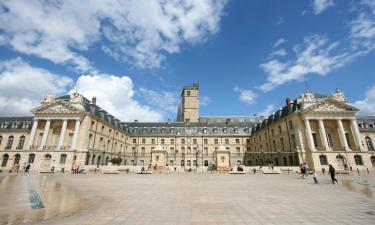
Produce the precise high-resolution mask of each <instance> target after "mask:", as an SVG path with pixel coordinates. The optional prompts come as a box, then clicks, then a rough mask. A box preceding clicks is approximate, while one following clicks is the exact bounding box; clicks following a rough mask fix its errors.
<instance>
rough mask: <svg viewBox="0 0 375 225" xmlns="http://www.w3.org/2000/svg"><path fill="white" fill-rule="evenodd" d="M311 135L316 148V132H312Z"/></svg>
mask: <svg viewBox="0 0 375 225" xmlns="http://www.w3.org/2000/svg"><path fill="white" fill-rule="evenodd" d="M312 137H313V141H314V146H315V148H316V147H318V139H317V137H316V133H313V134H312Z"/></svg>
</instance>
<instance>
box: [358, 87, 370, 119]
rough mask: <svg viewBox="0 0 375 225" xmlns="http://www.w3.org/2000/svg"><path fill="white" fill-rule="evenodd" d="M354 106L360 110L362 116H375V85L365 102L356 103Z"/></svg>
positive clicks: (367, 94) (368, 92) (367, 93)
mask: <svg viewBox="0 0 375 225" xmlns="http://www.w3.org/2000/svg"><path fill="white" fill-rule="evenodd" d="M354 106H355V107H357V108H359V109H360V110H361V111H360V112H359V113H360V114H361V115H374V116H375V85H373V86H372V87H371V88H370V89H369V90H368V91H367V92H366V97H365V98H364V99H363V100H359V101H356V102H355V103H354Z"/></svg>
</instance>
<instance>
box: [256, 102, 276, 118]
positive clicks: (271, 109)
mask: <svg viewBox="0 0 375 225" xmlns="http://www.w3.org/2000/svg"><path fill="white" fill-rule="evenodd" d="M274 111H275V106H274V105H272V104H269V105H267V106H266V108H265V109H264V110H263V111H261V112H259V113H258V115H259V116H264V117H268V116H269V115H271V114H272V113H273V112H274Z"/></svg>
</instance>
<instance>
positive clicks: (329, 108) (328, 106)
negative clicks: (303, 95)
mask: <svg viewBox="0 0 375 225" xmlns="http://www.w3.org/2000/svg"><path fill="white" fill-rule="evenodd" d="M305 111H313V112H357V111H359V109H357V108H355V107H353V106H351V105H349V104H347V103H345V102H341V101H337V100H335V99H332V98H326V99H323V100H321V101H319V102H317V103H315V104H313V105H311V106H309V107H308V108H306V109H305Z"/></svg>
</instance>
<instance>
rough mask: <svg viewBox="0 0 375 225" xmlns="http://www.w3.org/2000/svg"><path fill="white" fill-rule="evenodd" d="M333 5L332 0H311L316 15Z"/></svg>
mask: <svg viewBox="0 0 375 225" xmlns="http://www.w3.org/2000/svg"><path fill="white" fill-rule="evenodd" d="M334 5H335V3H334V0H313V12H314V14H315V15H318V14H320V13H322V12H323V11H325V10H326V9H328V8H329V7H332V6H334Z"/></svg>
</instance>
